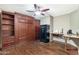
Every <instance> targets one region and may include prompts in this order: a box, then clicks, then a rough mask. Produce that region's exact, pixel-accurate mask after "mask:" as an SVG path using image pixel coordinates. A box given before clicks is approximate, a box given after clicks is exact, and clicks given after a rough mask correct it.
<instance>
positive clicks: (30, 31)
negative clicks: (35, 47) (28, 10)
mask: <svg viewBox="0 0 79 59" xmlns="http://www.w3.org/2000/svg"><path fill="white" fill-rule="evenodd" d="M39 27H40V23H39V21H36V19H35V18H33V17H31V16H27V15H23V14H20V13H11V12H6V11H2V12H1V13H0V48H2V47H5V46H8V45H11V44H17V43H19V42H22V41H24V40H26V41H30V40H32V41H34V40H35V39H36V36H37V33H36V32H39V31H38V30H39Z"/></svg>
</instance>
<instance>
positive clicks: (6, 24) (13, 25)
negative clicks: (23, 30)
mask: <svg viewBox="0 0 79 59" xmlns="http://www.w3.org/2000/svg"><path fill="white" fill-rule="evenodd" d="M2 25H6V26H7V25H11V26H14V24H2Z"/></svg>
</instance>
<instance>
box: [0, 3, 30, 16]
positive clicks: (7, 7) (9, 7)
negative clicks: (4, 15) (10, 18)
mask: <svg viewBox="0 0 79 59" xmlns="http://www.w3.org/2000/svg"><path fill="white" fill-rule="evenodd" d="M26 9H27V8H26V6H25V5H24V4H0V10H4V11H10V12H19V13H23V14H27V15H29V13H27V12H26Z"/></svg>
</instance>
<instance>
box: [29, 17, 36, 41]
mask: <svg viewBox="0 0 79 59" xmlns="http://www.w3.org/2000/svg"><path fill="white" fill-rule="evenodd" d="M28 30H29V31H28V32H29V40H35V27H34V22H33V19H30V20H29V24H28Z"/></svg>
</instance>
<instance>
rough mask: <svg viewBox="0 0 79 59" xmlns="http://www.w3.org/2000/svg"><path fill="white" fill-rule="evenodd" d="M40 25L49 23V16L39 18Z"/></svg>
mask: <svg viewBox="0 0 79 59" xmlns="http://www.w3.org/2000/svg"><path fill="white" fill-rule="evenodd" d="M40 24H41V25H45V24H47V25H50V17H49V16H46V17H44V18H41V22H40Z"/></svg>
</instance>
